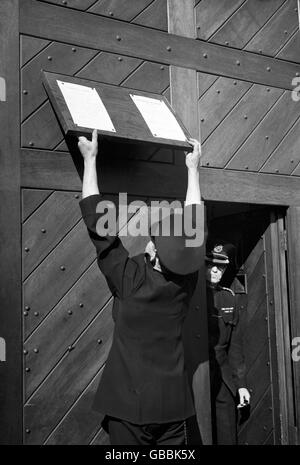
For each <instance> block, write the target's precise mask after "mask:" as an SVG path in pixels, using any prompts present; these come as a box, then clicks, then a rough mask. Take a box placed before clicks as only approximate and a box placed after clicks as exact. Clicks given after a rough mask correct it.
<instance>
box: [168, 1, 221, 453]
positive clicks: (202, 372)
mask: <svg viewBox="0 0 300 465" xmlns="http://www.w3.org/2000/svg"><path fill="white" fill-rule="evenodd" d="M168 24H169V26H168V28H169V32H171V33H174V34H180V35H185V36H188V37H195V22H194V7H193V5H192V2H190V1H189V0H184V1H182V0H169V2H168ZM197 84H198V82H197V72H196V70H189V69H183V68H178V67H174V66H172V67H171V69H170V87H171V103H172V106H173V107H174V108H175V110H176V111H177V112H178V114H179V116H180V117H181V119H182V120H183V121H184V124H185V125H186V126H187V128H188V129H189V131H190V133H191V134H192V136H193V137H194V138H196V139H198V140H201V134H200V125H199V118H198V106H197V100H198V87H197ZM175 157H176V155H175ZM178 158H179V161H180V162H182V158H183V157H182V154H177V160H176V158H175V163H176V161H177V162H178ZM179 168H180V169H181V172H182V173H181V178H182V175H183V173H184V172H185V171H186V168H185V166H182V165H181V166H179ZM204 221H205V220H204ZM204 255H205V250H204V247H203V250H202V258H201V262H202V264H203V266H204ZM200 308H201V312H200V311H199V309H200ZM197 309H198V310H197ZM183 343H184V352H185V357H186V366H187V370H188V373H189V379H190V383H191V387H192V389H193V394H194V402H195V410H196V417H197V422H195V423H196V425H195V427H194V431H195V432H194V434H195V439H194V441H195V443H200V436H201V440H202V443H203V444H211V441H212V439H211V411H210V401H209V399H210V380H209V356H208V339H207V312H206V281H205V273H204V271H202V273H201V272H200V273H199V279H198V283H197V287H196V290H195V292H194V295H193V298H192V301H191V302H190V308H189V312H188V315H187V318H186V319H185V324H184V328H183ZM198 428H199V432H200V433H199V432H198V430H197V429H198Z"/></svg>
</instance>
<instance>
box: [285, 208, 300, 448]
mask: <svg viewBox="0 0 300 465" xmlns="http://www.w3.org/2000/svg"><path fill="white" fill-rule="evenodd" d="M299 244H300V206H299V207H290V208H289V209H288V211H287V255H288V272H289V273H288V275H289V294H290V324H291V339H292V348H291V349H292V350H293V349H296V347H297V346H298V347H299V338H300V286H299V283H300V247H299ZM296 338H298V339H296ZM293 341H294V342H295V346H293ZM296 343H297V344H296ZM297 354H298V355H299V350H297V352H296V355H297ZM298 358H299V357H296V356H294V357H293V358H292V367H293V378H294V399H295V408H296V412H295V416H296V418H295V423H296V426H297V442H298V444H299V445H300V360H298Z"/></svg>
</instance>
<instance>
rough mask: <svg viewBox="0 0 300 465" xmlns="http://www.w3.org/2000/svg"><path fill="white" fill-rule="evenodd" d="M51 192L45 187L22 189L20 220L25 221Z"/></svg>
mask: <svg viewBox="0 0 300 465" xmlns="http://www.w3.org/2000/svg"><path fill="white" fill-rule="evenodd" d="M52 192H53V191H51V190H50V191H49V190H45V189H22V221H25V220H26V219H27V218H28V217H29V216H30V215H31V214H32V213H33V212H34V210H36V209H37V208H38V207H39V206H40V205H41V204H42V202H44V200H46V198H47V197H49V195H51V194H52Z"/></svg>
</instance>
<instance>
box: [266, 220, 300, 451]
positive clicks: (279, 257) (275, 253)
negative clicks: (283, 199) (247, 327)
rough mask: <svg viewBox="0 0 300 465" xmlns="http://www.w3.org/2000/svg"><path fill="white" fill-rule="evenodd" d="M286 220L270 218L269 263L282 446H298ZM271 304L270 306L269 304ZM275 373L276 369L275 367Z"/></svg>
mask: <svg viewBox="0 0 300 465" xmlns="http://www.w3.org/2000/svg"><path fill="white" fill-rule="evenodd" d="M284 237H285V233H284V217H283V214H282V213H281V212H273V213H272V214H271V225H270V245H271V249H270V253H269V261H270V262H271V267H272V269H273V282H274V302H273V305H272V306H273V309H274V315H275V327H276V348H277V366H278V373H277V374H278V386H279V403H280V423H281V425H280V427H281V438H280V439H281V441H280V443H281V444H283V445H287V444H295V439H296V438H295V436H296V434H295V427H294V415H295V412H294V408H295V405H294V399H293V380H292V365H291V335H290V322H289V319H290V318H289V304H288V289H287V269H286V266H287V264H286V254H285V240H284ZM269 303H270V302H269ZM274 369H275V367H274Z"/></svg>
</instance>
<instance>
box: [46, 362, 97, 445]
mask: <svg viewBox="0 0 300 465" xmlns="http://www.w3.org/2000/svg"><path fill="white" fill-rule="evenodd" d="M102 373H103V369H101V370H100V372H99V373H98V374H97V375H96V376H95V378H94V379H93V381H92V382H91V383H90V384H89V385H88V386H87V388H86V389H84V391H83V392H82V394H81V395H80V397H79V398H78V400H76V402H75V403H74V404H73V405H72V407H71V408H70V410H69V412H68V413H67V415H66V416H64V418H63V419H62V420H61V421H60V422H59V423H58V425H57V426H56V427H55V429H54V430H53V431H52V433H51V434H50V436H49V437H48V438H47V440H46V441H45V444H46V445H85V444H89V443H90V441H92V440H93V439H94V437H95V436H96V435H97V433H98V430H99V426H100V424H101V421H102V419H103V415H102V414H100V413H98V412H96V411H95V410H92V408H91V405H92V402H93V400H94V395H95V394H96V390H97V387H98V384H99V382H100V379H101V377H102ZM83 425H84V428H83V427H82V426H83ZM100 431H102V428H101V430H100Z"/></svg>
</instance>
